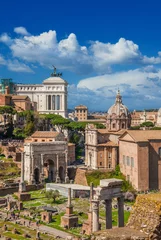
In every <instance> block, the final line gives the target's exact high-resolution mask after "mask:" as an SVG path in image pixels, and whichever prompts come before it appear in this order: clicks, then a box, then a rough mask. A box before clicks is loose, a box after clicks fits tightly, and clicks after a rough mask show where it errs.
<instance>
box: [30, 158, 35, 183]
mask: <svg viewBox="0 0 161 240" xmlns="http://www.w3.org/2000/svg"><path fill="white" fill-rule="evenodd" d="M31 159H32V165H31V167H32V168H31V184H35V176H34V154H32V157H31Z"/></svg>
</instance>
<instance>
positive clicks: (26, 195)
mask: <svg viewBox="0 0 161 240" xmlns="http://www.w3.org/2000/svg"><path fill="white" fill-rule="evenodd" d="M17 196H18V200H19V201H22V202H23V201H30V199H31V194H30V193H26V192H20V193H18V194H17Z"/></svg>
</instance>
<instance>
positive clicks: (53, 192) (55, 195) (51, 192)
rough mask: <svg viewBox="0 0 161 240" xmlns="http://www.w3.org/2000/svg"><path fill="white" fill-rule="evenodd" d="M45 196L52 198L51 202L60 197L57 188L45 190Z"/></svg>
mask: <svg viewBox="0 0 161 240" xmlns="http://www.w3.org/2000/svg"><path fill="white" fill-rule="evenodd" d="M45 197H46V198H48V199H53V202H55V201H56V199H57V198H59V197H60V193H59V191H58V190H49V191H46V193H45Z"/></svg>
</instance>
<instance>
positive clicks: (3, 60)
mask: <svg viewBox="0 0 161 240" xmlns="http://www.w3.org/2000/svg"><path fill="white" fill-rule="evenodd" d="M5 64H6V60H5V59H4V57H3V56H2V55H1V54H0V65H5Z"/></svg>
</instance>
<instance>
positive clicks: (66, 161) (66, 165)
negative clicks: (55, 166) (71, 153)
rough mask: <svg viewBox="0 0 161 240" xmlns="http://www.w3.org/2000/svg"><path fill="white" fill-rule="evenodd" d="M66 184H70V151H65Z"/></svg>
mask: <svg viewBox="0 0 161 240" xmlns="http://www.w3.org/2000/svg"><path fill="white" fill-rule="evenodd" d="M65 167H66V168H65V183H69V177H68V168H67V167H68V151H67V150H66V151H65Z"/></svg>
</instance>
